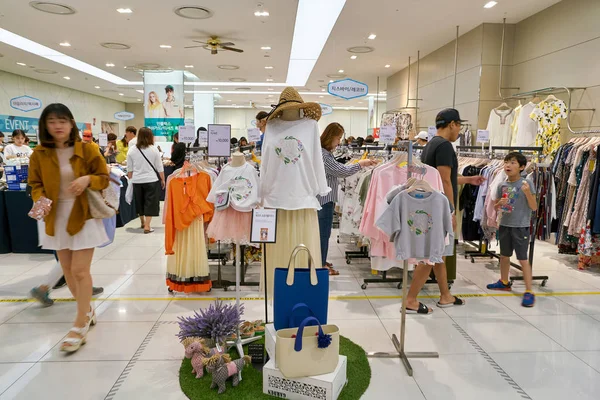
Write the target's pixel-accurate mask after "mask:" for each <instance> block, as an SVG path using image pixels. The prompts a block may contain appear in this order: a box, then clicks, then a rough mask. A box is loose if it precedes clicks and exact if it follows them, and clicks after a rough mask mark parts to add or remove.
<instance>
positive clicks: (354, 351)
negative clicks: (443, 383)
mask: <svg viewBox="0 0 600 400" xmlns="http://www.w3.org/2000/svg"><path fill="white" fill-rule="evenodd" d="M255 343H261V344H264V343H265V339H264V338H263V339H260V340H258V341H256V342H255ZM244 348H245V349H246V347H244ZM246 350H247V349H246ZM229 354H231V356H232V358H233V359H236V358H238V354H237V350H236V349H235V348H232V349H231V350H230V351H229ZM340 354H341V355H344V356H346V357H348V367H347V378H348V384H347V385H346V387H344V390H342V394H341V395H340V397H339V400H359V399H360V398H361V397H362V395H363V394H364V393H365V391H366V390H367V388H368V387H369V383H370V382H371V367H370V366H369V361H368V360H367V356H366V354H365V351H364V350H363V348H362V347H360V346H359V345H357V344H356V343H354V342H352V341H351V340H349V339H346V338H345V337H343V336H340ZM242 378H243V379H242V381H241V382H240V384H239V386H238V387H232V386H231V379H229V380H227V391H226V392H225V393H223V394H217V389H213V390H211V389H210V384H211V382H212V375H211V374H208V373H207V372H206V371H205V372H204V377H202V378H200V379H196V376H195V375H194V374H192V363H191V360H188V359H186V358H184V359H183V362H182V363H181V368H180V370H179V384H180V385H181V390H182V391H183V393H184V394H185V395H186V396H187V397H188V398H190V399H191V400H209V399H219V400H228V399H232V400H233V399H235V400H256V399H273V398H274V397H272V396H267V395H266V394H264V393H263V391H262V388H263V375H262V372H261V371H258V370H257V369H255V368H254V367H252V366H247V367H246V368H244V371H243V372H242Z"/></svg>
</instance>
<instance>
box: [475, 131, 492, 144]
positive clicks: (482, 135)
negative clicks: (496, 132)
mask: <svg viewBox="0 0 600 400" xmlns="http://www.w3.org/2000/svg"><path fill="white" fill-rule="evenodd" d="M489 141H490V131H486V130H484V129H477V143H489Z"/></svg>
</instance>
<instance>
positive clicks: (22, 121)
mask: <svg viewBox="0 0 600 400" xmlns="http://www.w3.org/2000/svg"><path fill="white" fill-rule="evenodd" d="M38 124H39V118H30V117H17V116H15V115H0V132H8V133H10V132H12V131H14V130H15V129H21V130H22V131H23V132H25V133H27V134H29V135H34V136H36V135H37V133H38ZM76 124H77V128H79V130H80V131H82V130H84V129H87V128H86V123H85V122H76Z"/></svg>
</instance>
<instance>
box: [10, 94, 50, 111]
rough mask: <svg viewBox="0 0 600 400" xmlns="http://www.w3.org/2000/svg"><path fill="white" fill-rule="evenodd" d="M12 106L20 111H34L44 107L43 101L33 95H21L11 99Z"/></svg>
mask: <svg viewBox="0 0 600 400" xmlns="http://www.w3.org/2000/svg"><path fill="white" fill-rule="evenodd" d="M10 106H11V107H12V108H14V109H15V110H19V111H25V112H29V111H33V110H39V109H40V108H42V101H41V100H40V99H36V98H35V97H31V96H19V97H15V98H13V99H10Z"/></svg>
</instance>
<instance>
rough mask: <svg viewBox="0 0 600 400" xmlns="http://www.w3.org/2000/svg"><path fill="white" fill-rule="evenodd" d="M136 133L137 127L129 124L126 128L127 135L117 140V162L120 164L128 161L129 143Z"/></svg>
mask: <svg viewBox="0 0 600 400" xmlns="http://www.w3.org/2000/svg"><path fill="white" fill-rule="evenodd" d="M136 134H137V129H136V128H135V126H128V127H127V129H125V135H124V136H123V139H121V140H119V141H118V142H117V152H118V153H117V162H118V163H119V164H124V163H125V162H126V161H127V152H128V151H129V143H130V141H131V140H132V139H135V135H136ZM134 143H135V142H134Z"/></svg>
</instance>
